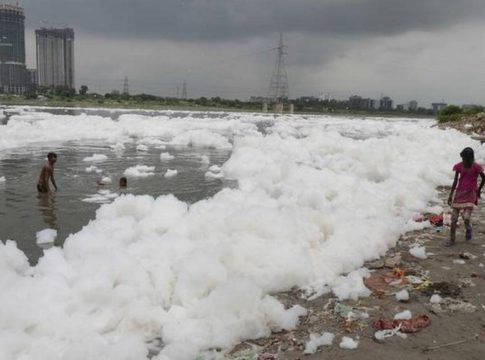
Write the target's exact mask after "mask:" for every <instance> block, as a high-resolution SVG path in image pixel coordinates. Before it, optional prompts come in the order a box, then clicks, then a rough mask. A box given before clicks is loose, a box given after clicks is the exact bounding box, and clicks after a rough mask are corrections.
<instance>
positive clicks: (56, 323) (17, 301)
mask: <svg viewBox="0 0 485 360" xmlns="http://www.w3.org/2000/svg"><path fill="white" fill-rule="evenodd" d="M26 116H27V115H26ZM36 116H37V115H32V117H33V119H31V122H28V121H27V120H26V119H23V120H22V119H21V116H19V117H17V118H16V119H13V123H14V124H15V123H16V122H17V124H16V125H15V126H17V129H18V128H20V125H19V122H21V123H22V124H23V127H24V128H26V129H31V130H32V131H34V129H35V134H37V135H38V134H39V133H40V132H41V131H42V129H41V126H37V127H36V122H45V121H47V122H48V123H49V118H46V119H39V118H37V117H36ZM261 119H263V120H265V121H267V120H268V119H270V118H268V117H263V116H259V115H250V114H231V115H227V117H226V118H225V119H224V121H221V120H220V119H214V120H212V119H205V118H202V119H199V118H196V117H194V118H192V119H190V118H189V120H190V121H189V120H187V119H186V118H182V119H180V118H179V119H176V121H173V120H172V119H170V115H169V114H167V115H166V116H165V117H163V116H160V117H159V119H157V118H150V117H148V116H135V115H133V116H132V115H129V114H127V115H123V116H121V117H120V119H119V120H118V121H117V122H114V121H111V120H107V119H105V118H99V117H98V118H97V119H96V120H97V123H98V125H97V126H98V127H99V131H98V132H93V131H92V130H93V129H96V126H95V125H94V123H95V122H94V121H91V120H90V118H89V117H87V118H86V119H85V120H86V122H85V123H83V121H77V122H72V121H71V120H70V118H69V117H67V116H64V117H54V118H53V119H52V121H51V123H52V124H58V125H59V128H60V129H61V130H60V131H65V132H66V133H65V137H66V138H67V139H69V137H70V136H74V135H73V134H72V133H71V130H70V129H69V126H73V127H77V129H78V132H79V134H81V135H79V139H80V140H82V139H83V138H84V136H87V130H86V129H87V128H89V129H90V130H91V132H93V134H95V136H101V134H104V135H103V136H104V139H108V140H109V141H112V142H113V143H115V144H116V143H117V142H118V141H121V140H120V139H122V138H123V137H126V136H127V135H126V134H129V135H130V136H137V137H139V138H142V137H147V136H159V137H160V139H162V140H163V141H164V142H166V143H167V144H174V143H176V144H178V145H184V146H197V144H199V145H201V146H204V147H221V148H222V147H224V146H226V147H227V146H231V147H233V153H232V155H231V157H230V159H229V160H228V161H227V162H226V163H225V164H224V165H223V166H222V167H221V170H220V171H219V172H217V173H222V172H223V173H224V177H225V178H227V179H229V180H235V181H237V184H238V187H237V188H226V189H224V190H222V191H220V192H219V193H217V194H216V195H214V196H213V197H211V198H208V199H205V200H202V201H199V202H197V203H194V204H192V205H188V204H186V203H184V202H182V201H179V200H178V199H177V198H175V197H174V196H172V195H165V196H160V197H158V198H154V197H152V196H148V195H143V196H134V195H121V196H119V197H117V198H116V199H115V200H114V201H113V202H112V203H111V204H106V205H102V206H101V207H100V208H99V209H98V210H97V212H96V218H95V219H94V220H92V221H90V222H89V224H87V225H86V226H85V227H84V228H83V229H82V230H80V231H79V232H77V233H75V234H72V235H70V236H69V237H68V238H67V239H66V240H65V243H64V248H62V249H61V248H57V247H54V248H50V249H47V250H45V252H44V256H43V257H42V258H40V260H39V263H38V265H36V266H29V264H28V262H27V260H26V258H25V255H24V254H23V253H22V252H21V251H20V250H18V249H17V248H16V247H15V244H14V243H13V242H7V243H6V244H3V243H2V244H0V270H1V275H0V291H2V296H1V297H0V358H7V359H8V358H15V354H19V353H22V356H23V358H24V359H38V358H39V354H42V356H44V358H48V359H53V360H56V359H84V358H106V359H142V358H145V357H146V356H147V353H148V346H147V343H149V342H150V341H152V340H153V339H159V338H161V339H162V342H163V347H162V348H161V349H160V354H158V355H155V357H154V359H156V360H165V359H170V360H192V359H194V358H196V357H197V355H198V354H199V353H200V352H202V351H206V350H209V349H214V348H228V347H230V346H232V345H234V344H236V343H238V342H240V341H243V340H246V339H256V338H260V337H264V336H268V335H270V333H271V331H280V330H291V329H293V328H294V327H295V326H297V324H298V322H299V319H300V317H301V316H303V315H305V314H306V310H305V309H304V308H302V307H301V306H295V307H292V308H289V309H287V308H285V307H284V305H283V304H282V303H281V302H280V301H278V300H277V299H276V298H275V297H274V296H272V295H271V294H274V293H276V292H280V291H287V290H289V289H291V288H293V287H299V288H301V289H304V290H305V291H306V293H307V294H308V295H311V294H319V293H323V292H325V291H327V292H328V291H333V292H334V293H335V294H336V295H337V296H338V297H339V298H340V299H357V298H359V297H362V296H368V295H369V294H370V291H369V290H368V289H367V288H365V286H364V284H363V278H364V277H366V276H368V274H369V272H368V271H367V270H366V269H363V268H362V266H363V265H364V262H365V261H366V260H372V259H375V258H376V257H377V256H380V255H383V254H385V252H386V251H387V250H388V249H389V248H391V247H392V246H394V245H395V243H396V242H397V241H398V239H399V236H400V235H401V234H402V233H403V232H404V231H405V229H406V224H408V221H409V219H411V218H412V215H413V214H415V213H417V212H420V211H422V210H423V209H425V208H426V207H427V203H428V202H429V201H430V200H431V199H434V198H435V197H436V194H437V192H436V186H438V185H443V184H447V183H450V181H451V180H452V178H451V176H452V172H451V171H450V159H453V158H456V157H457V156H458V155H457V154H458V153H459V152H458V151H457V150H456V149H461V148H463V147H465V146H468V144H469V139H468V138H466V137H465V136H464V135H462V134H459V133H457V132H455V131H441V130H438V129H434V128H430V126H429V124H428V123H427V122H426V121H425V122H424V123H420V122H417V121H416V122H412V121H407V120H406V121H405V120H400V119H395V120H394V119H393V120H369V119H367V120H361V119H359V120H353V119H347V118H332V117H309V118H308V119H303V118H301V117H298V116H294V117H291V116H288V117H281V118H280V119H278V120H277V121H274V123H272V124H271V126H268V129H267V132H266V133H265V134H261V133H259V132H258V131H257V127H256V125H255V123H256V121H258V120H261ZM78 120H79V119H78ZM64 122H65V123H66V124H64ZM9 124H10V122H9ZM49 124H50V123H49ZM44 125H45V124H44ZM68 125H69V126H68ZM12 126H14V125H12ZM83 126H85V127H86V129H84V128H82V127H83ZM131 126H132V127H131ZM144 126H146V128H144ZM56 128H57V127H56ZM196 130H204V131H196ZM1 131H2V130H0V144H4V145H0V148H1V147H2V146H6V147H8V146H10V145H11V144H12V143H11V142H9V141H10V140H4V135H3V134H2V132H1ZM184 131H188V132H189V134H190V136H189V135H183V132H184ZM9 133H10V130H9V131H7V132H5V134H6V135H5V137H7V136H8V134H9ZM209 133H210V134H211V135H209ZM357 135H358V136H360V137H362V138H359V140H355V137H356V136H357ZM30 136H31V135H30V134H28V136H27V138H28V139H29V138H30ZM47 136H54V135H47ZM56 136H58V135H56ZM222 138H224V141H223V140H222ZM2 141H4V142H3V143H2ZM444 143H446V144H448V146H446V147H443V144H444ZM481 155H483V154H482V153H481V152H480V151H477V157H480V156H481ZM207 160H208V159H205V158H201V161H202V162H203V163H205V164H208V161H207ZM130 169H131V170H130ZM130 169H127V170H126V171H125V175H127V176H138V175H139V174H141V173H144V174H154V167H153V168H152V167H140V166H137V167H134V168H130ZM129 170H130V171H129ZM213 170H217V169H216V168H213ZM127 172H128V173H127ZM214 173H216V172H214ZM142 176H151V175H142ZM12 284H15V286H12ZM32 299H35V303H33V302H32ZM322 341H323V340H322ZM86 344H89V346H86ZM340 346H341V347H343V348H346V349H351V348H355V347H357V346H358V342H357V341H355V340H353V339H351V338H348V339H343V340H342V342H341V343H340Z"/></svg>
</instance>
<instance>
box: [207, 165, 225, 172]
mask: <svg viewBox="0 0 485 360" xmlns="http://www.w3.org/2000/svg"><path fill="white" fill-rule="evenodd" d="M221 170H222V169H221V167H220V166H218V165H212V166H211V167H210V168H209V171H212V172H213V173H219V172H221Z"/></svg>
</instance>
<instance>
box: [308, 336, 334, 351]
mask: <svg viewBox="0 0 485 360" xmlns="http://www.w3.org/2000/svg"><path fill="white" fill-rule="evenodd" d="M334 338H335V335H334V334H332V333H329V332H324V333H323V334H321V335H320V334H316V333H311V334H310V339H309V340H308V341H307V342H306V344H305V350H304V351H303V352H304V353H305V354H314V353H315V352H316V351H317V349H318V348H319V347H320V346H330V345H332V343H333V339H334Z"/></svg>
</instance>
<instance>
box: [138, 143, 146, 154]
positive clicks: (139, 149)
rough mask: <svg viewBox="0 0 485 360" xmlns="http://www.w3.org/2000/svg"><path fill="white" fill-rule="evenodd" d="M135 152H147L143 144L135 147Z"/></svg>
mask: <svg viewBox="0 0 485 360" xmlns="http://www.w3.org/2000/svg"><path fill="white" fill-rule="evenodd" d="M136 150H137V151H141V152H146V151H148V146H146V145H144V144H140V145H137V147H136Z"/></svg>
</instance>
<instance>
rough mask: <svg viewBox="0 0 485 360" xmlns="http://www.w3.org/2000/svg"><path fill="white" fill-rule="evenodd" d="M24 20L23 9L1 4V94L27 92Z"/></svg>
mask: <svg viewBox="0 0 485 360" xmlns="http://www.w3.org/2000/svg"><path fill="white" fill-rule="evenodd" d="M24 20H25V14H24V9H23V8H21V7H20V6H17V5H10V4H0V92H5V93H17V94H18V93H22V92H24V91H25V90H26V87H27V83H28V81H27V77H28V76H27V71H26V67H25V26H24Z"/></svg>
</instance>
